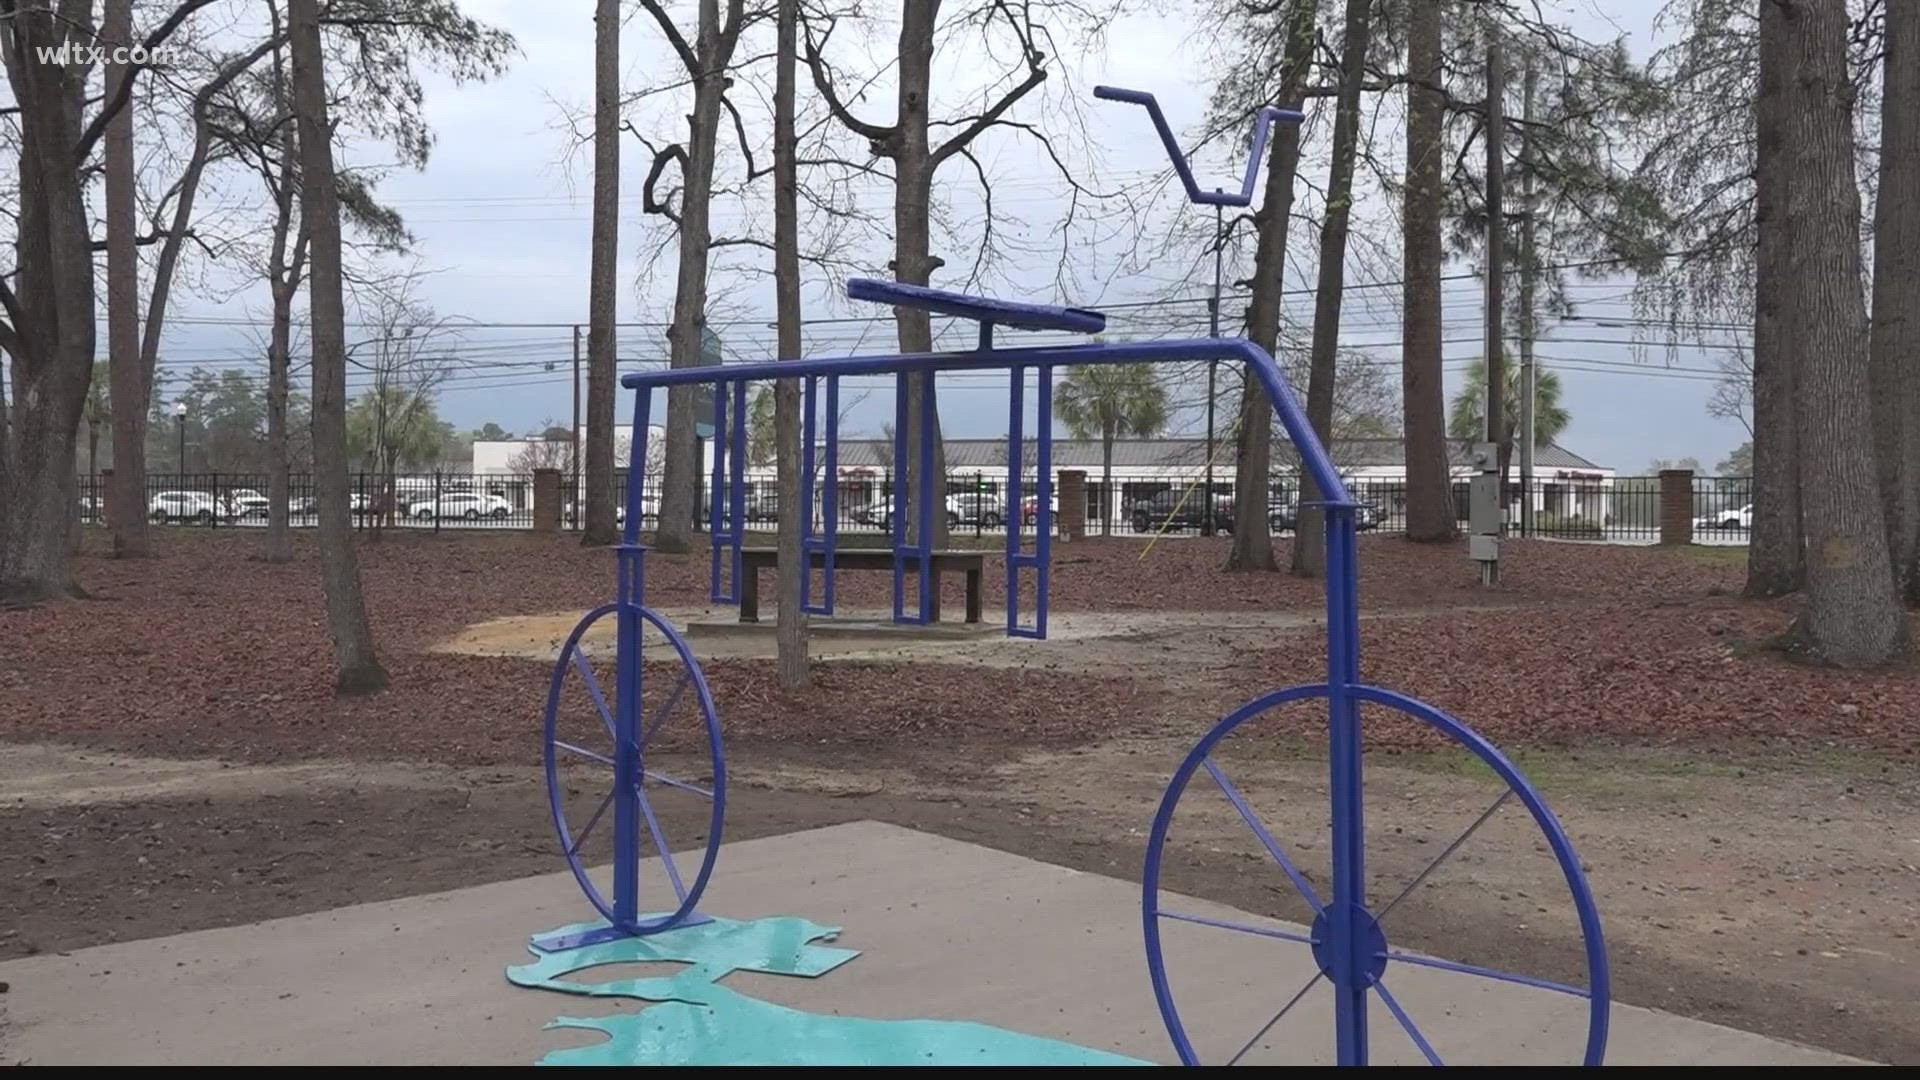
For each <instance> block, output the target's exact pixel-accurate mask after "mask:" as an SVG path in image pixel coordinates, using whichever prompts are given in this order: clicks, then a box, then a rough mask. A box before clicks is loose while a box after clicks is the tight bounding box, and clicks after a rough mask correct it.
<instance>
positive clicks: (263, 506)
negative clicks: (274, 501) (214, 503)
mask: <svg viewBox="0 0 1920 1080" xmlns="http://www.w3.org/2000/svg"><path fill="white" fill-rule="evenodd" d="M268 505H269V500H268V499H267V497H266V496H265V495H262V494H260V493H259V492H257V491H255V490H253V489H252V488H236V489H234V490H232V491H229V492H227V516H228V517H234V518H243V517H266V516H267V507H268Z"/></svg>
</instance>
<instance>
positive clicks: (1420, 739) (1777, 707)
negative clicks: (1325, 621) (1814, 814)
mask: <svg viewBox="0 0 1920 1080" xmlns="http://www.w3.org/2000/svg"><path fill="white" fill-rule="evenodd" d="M1790 617H1791V610H1790V609H1789V608H1788V607H1787V606H1785V605H1781V604H1749V603H1743V602H1738V601H1711V600H1709V601H1703V602H1696V603H1690V604H1672V603H1667V604H1661V603H1647V602H1639V603H1615V604H1600V605H1590V606H1586V607H1582V608H1577V609H1563V610H1558V611H1555V610H1551V609H1545V610H1542V609H1528V610H1516V611H1510V612H1499V613H1469V614H1459V615H1452V616H1446V617H1440V618H1428V619H1419V620H1380V621H1377V622H1371V623H1367V624H1365V625H1364V626H1363V627H1362V629H1361V645H1360V650H1361V657H1362V665H1363V670H1364V673H1365V676H1366V678H1367V680H1368V681H1369V682H1372V683H1375V684H1376V685H1380V686H1385V687H1387V688H1388V689H1393V690H1400V691H1402V692H1405V693H1409V694H1411V695H1413V696H1415V697H1418V698H1421V699H1424V700H1426V701H1428V702H1429V703H1431V704H1434V705H1437V706H1439V707H1440V708H1442V709H1444V710H1446V711H1447V712H1449V713H1451V714H1453V715H1454V716H1455V717H1457V718H1459V719H1460V720H1462V721H1464V722H1465V723H1466V724H1468V725H1469V726H1471V727H1472V728H1474V729H1475V730H1476V731H1478V732H1480V734H1482V735H1484V736H1486V737H1487V738H1489V739H1490V740H1492V741H1493V742H1494V743H1495V744H1496V745H1505V746H1511V745H1525V744H1531V745H1545V746H1560V747H1585V746H1606V745H1615V746H1637V747H1684V748H1693V749H1736V748H1737V749H1765V748H1778V749H1795V750H1805V749H1819V748H1841V749H1855V750H1872V751H1881V752H1889V753H1893V754H1897V755H1900V756H1905V757H1910V756H1915V755H1920V668H1916V667H1915V666H1914V665H1912V664H1909V665H1906V666H1903V667H1900V668H1896V669H1893V670H1887V671H1871V672H1857V671H1839V670H1834V669H1830V668H1817V667H1811V666H1808V665H1805V664H1802V663H1798V662H1795V661H1792V660H1788V659H1785V658H1783V657H1781V656H1780V655H1778V654H1777V653H1774V652H1771V651H1769V650H1767V649H1765V648H1764V645H1765V643H1766V642H1767V641H1768V639H1769V638H1771V637H1772V636H1773V635H1775V634H1777V633H1778V632H1779V631H1780V630H1781V628H1782V627H1783V626H1784V625H1785V624H1786V622H1787V620H1788V619H1789V618H1790ZM1239 655H1240V658H1241V659H1242V660H1244V661H1245V662H1246V663H1245V665H1244V666H1243V668H1242V670H1244V671H1246V672H1248V673H1249V676H1252V675H1253V674H1254V673H1257V672H1260V671H1275V670H1280V671H1286V670H1298V669H1300V668H1302V667H1308V666H1311V665H1312V664H1315V663H1318V662H1319V655H1320V654H1319V646H1318V643H1317V642H1312V641H1307V640H1303V639H1298V638H1290V639H1287V640H1284V641H1282V642H1280V643H1278V644H1276V645H1274V646H1273V647H1270V648H1262V649H1247V650H1241V651H1240V654H1239ZM1244 686H1245V689H1246V690H1247V692H1248V696H1252V694H1254V693H1257V692H1259V690H1260V689H1261V688H1262V687H1260V685H1259V680H1258V679H1257V678H1253V677H1248V678H1246V680H1245V683H1244ZM1365 722H1366V725H1367V731H1366V734H1367V741H1368V745H1369V747H1371V748H1373V749H1377V750H1392V749H1428V748H1434V747H1439V746H1444V745H1447V744H1448V741H1447V740H1446V739H1445V738H1444V737H1443V736H1441V735H1439V734H1437V733H1436V732H1434V731H1433V730H1432V729H1430V728H1428V727H1426V726H1425V725H1423V724H1419V723H1416V722H1413V721H1408V720H1403V719H1401V718H1400V717H1399V716H1398V715H1397V714H1394V713H1391V712H1390V711H1388V710H1385V709H1378V708H1369V709H1368V713H1367V719H1366V721H1365ZM1324 724H1325V720H1324V717H1323V716H1320V715H1316V714H1314V713H1313V712H1311V711H1310V710H1299V709H1295V710H1290V711H1288V712H1286V713H1285V714H1283V715H1276V717H1275V723H1274V725H1273V726H1272V727H1271V728H1270V729H1268V730H1271V731H1273V732H1275V733H1278V734H1282V735H1284V736H1286V737H1289V738H1302V739H1317V738H1320V737H1321V733H1322V732H1323V731H1324Z"/></svg>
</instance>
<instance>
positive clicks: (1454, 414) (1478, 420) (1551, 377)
mask: <svg viewBox="0 0 1920 1080" xmlns="http://www.w3.org/2000/svg"><path fill="white" fill-rule="evenodd" d="M1502 370H1503V374H1504V377H1505V381H1506V384H1507V392H1506V394H1505V395H1503V396H1502V398H1501V402H1502V406H1503V408H1502V411H1503V412H1505V413H1506V417H1505V420H1506V422H1505V423H1504V424H1502V425H1501V433H1502V437H1501V439H1500V446H1499V452H1500V459H1499V463H1498V464H1499V469H1500V492H1501V496H1500V497H1501V505H1503V506H1504V505H1506V500H1507V499H1508V497H1509V496H1508V495H1507V488H1506V485H1507V465H1508V463H1509V462H1511V461H1512V460H1513V440H1514V439H1515V438H1516V437H1517V436H1518V435H1519V433H1520V394H1521V386H1520V371H1519V365H1518V364H1511V363H1509V364H1504V365H1502ZM1560 391H1561V386H1560V376H1559V375H1557V374H1555V373H1554V372H1553V371H1552V370H1551V369H1549V368H1548V367H1547V366H1546V365H1545V364H1542V363H1539V362H1538V361H1536V362H1535V363H1534V376H1533V442H1534V445H1535V446H1545V445H1547V444H1549V443H1551V442H1553V441H1554V440H1555V439H1557V438H1559V437H1560V433H1561V432H1563V431H1565V430H1567V425H1568V424H1570V423H1572V422H1573V414H1572V413H1570V412H1568V411H1567V409H1566V407H1565V406H1563V405H1561V404H1560ZM1486 432H1487V365H1486V361H1484V360H1476V361H1474V364H1473V366H1472V367H1470V368H1468V369H1467V382H1466V385H1464V386H1462V387H1461V388H1460V392H1459V393H1458V394H1455V395H1454V396H1453V406H1452V408H1450V409H1449V410H1448V411H1447V434H1448V435H1450V436H1452V437H1453V438H1456V439H1469V440H1473V441H1476V442H1477V441H1479V440H1481V439H1484V438H1486ZM1526 497H1527V496H1526V495H1525V494H1524V493H1523V494H1522V495H1521V498H1523V499H1524V498H1526Z"/></svg>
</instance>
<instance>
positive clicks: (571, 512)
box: [560, 502, 659, 526]
mask: <svg viewBox="0 0 1920 1080" xmlns="http://www.w3.org/2000/svg"><path fill="white" fill-rule="evenodd" d="M640 509H641V511H642V512H643V513H645V514H646V515H647V516H648V517H658V516H659V515H658V514H656V513H654V511H653V509H652V508H651V507H650V506H648V505H646V504H643V505H642V506H641V508H640ZM579 514H580V508H579V506H577V505H576V504H574V503H568V504H567V506H566V509H564V510H562V511H560V515H561V516H562V517H564V518H566V521H567V524H568V525H569V526H571V525H572V524H573V523H574V522H576V521H578V520H579ZM613 523H614V525H616V526H625V525H626V523H627V504H626V503H624V502H617V503H614V504H613Z"/></svg>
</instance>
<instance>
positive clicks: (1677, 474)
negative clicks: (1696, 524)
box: [1660, 469, 1693, 544]
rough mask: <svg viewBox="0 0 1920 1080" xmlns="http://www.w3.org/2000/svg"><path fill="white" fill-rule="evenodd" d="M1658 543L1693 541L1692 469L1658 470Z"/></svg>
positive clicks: (1687, 542) (1685, 542) (1688, 542)
mask: <svg viewBox="0 0 1920 1080" xmlns="http://www.w3.org/2000/svg"><path fill="white" fill-rule="evenodd" d="M1660 543H1662V544H1691V543H1693V470H1692V469H1661V470H1660Z"/></svg>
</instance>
